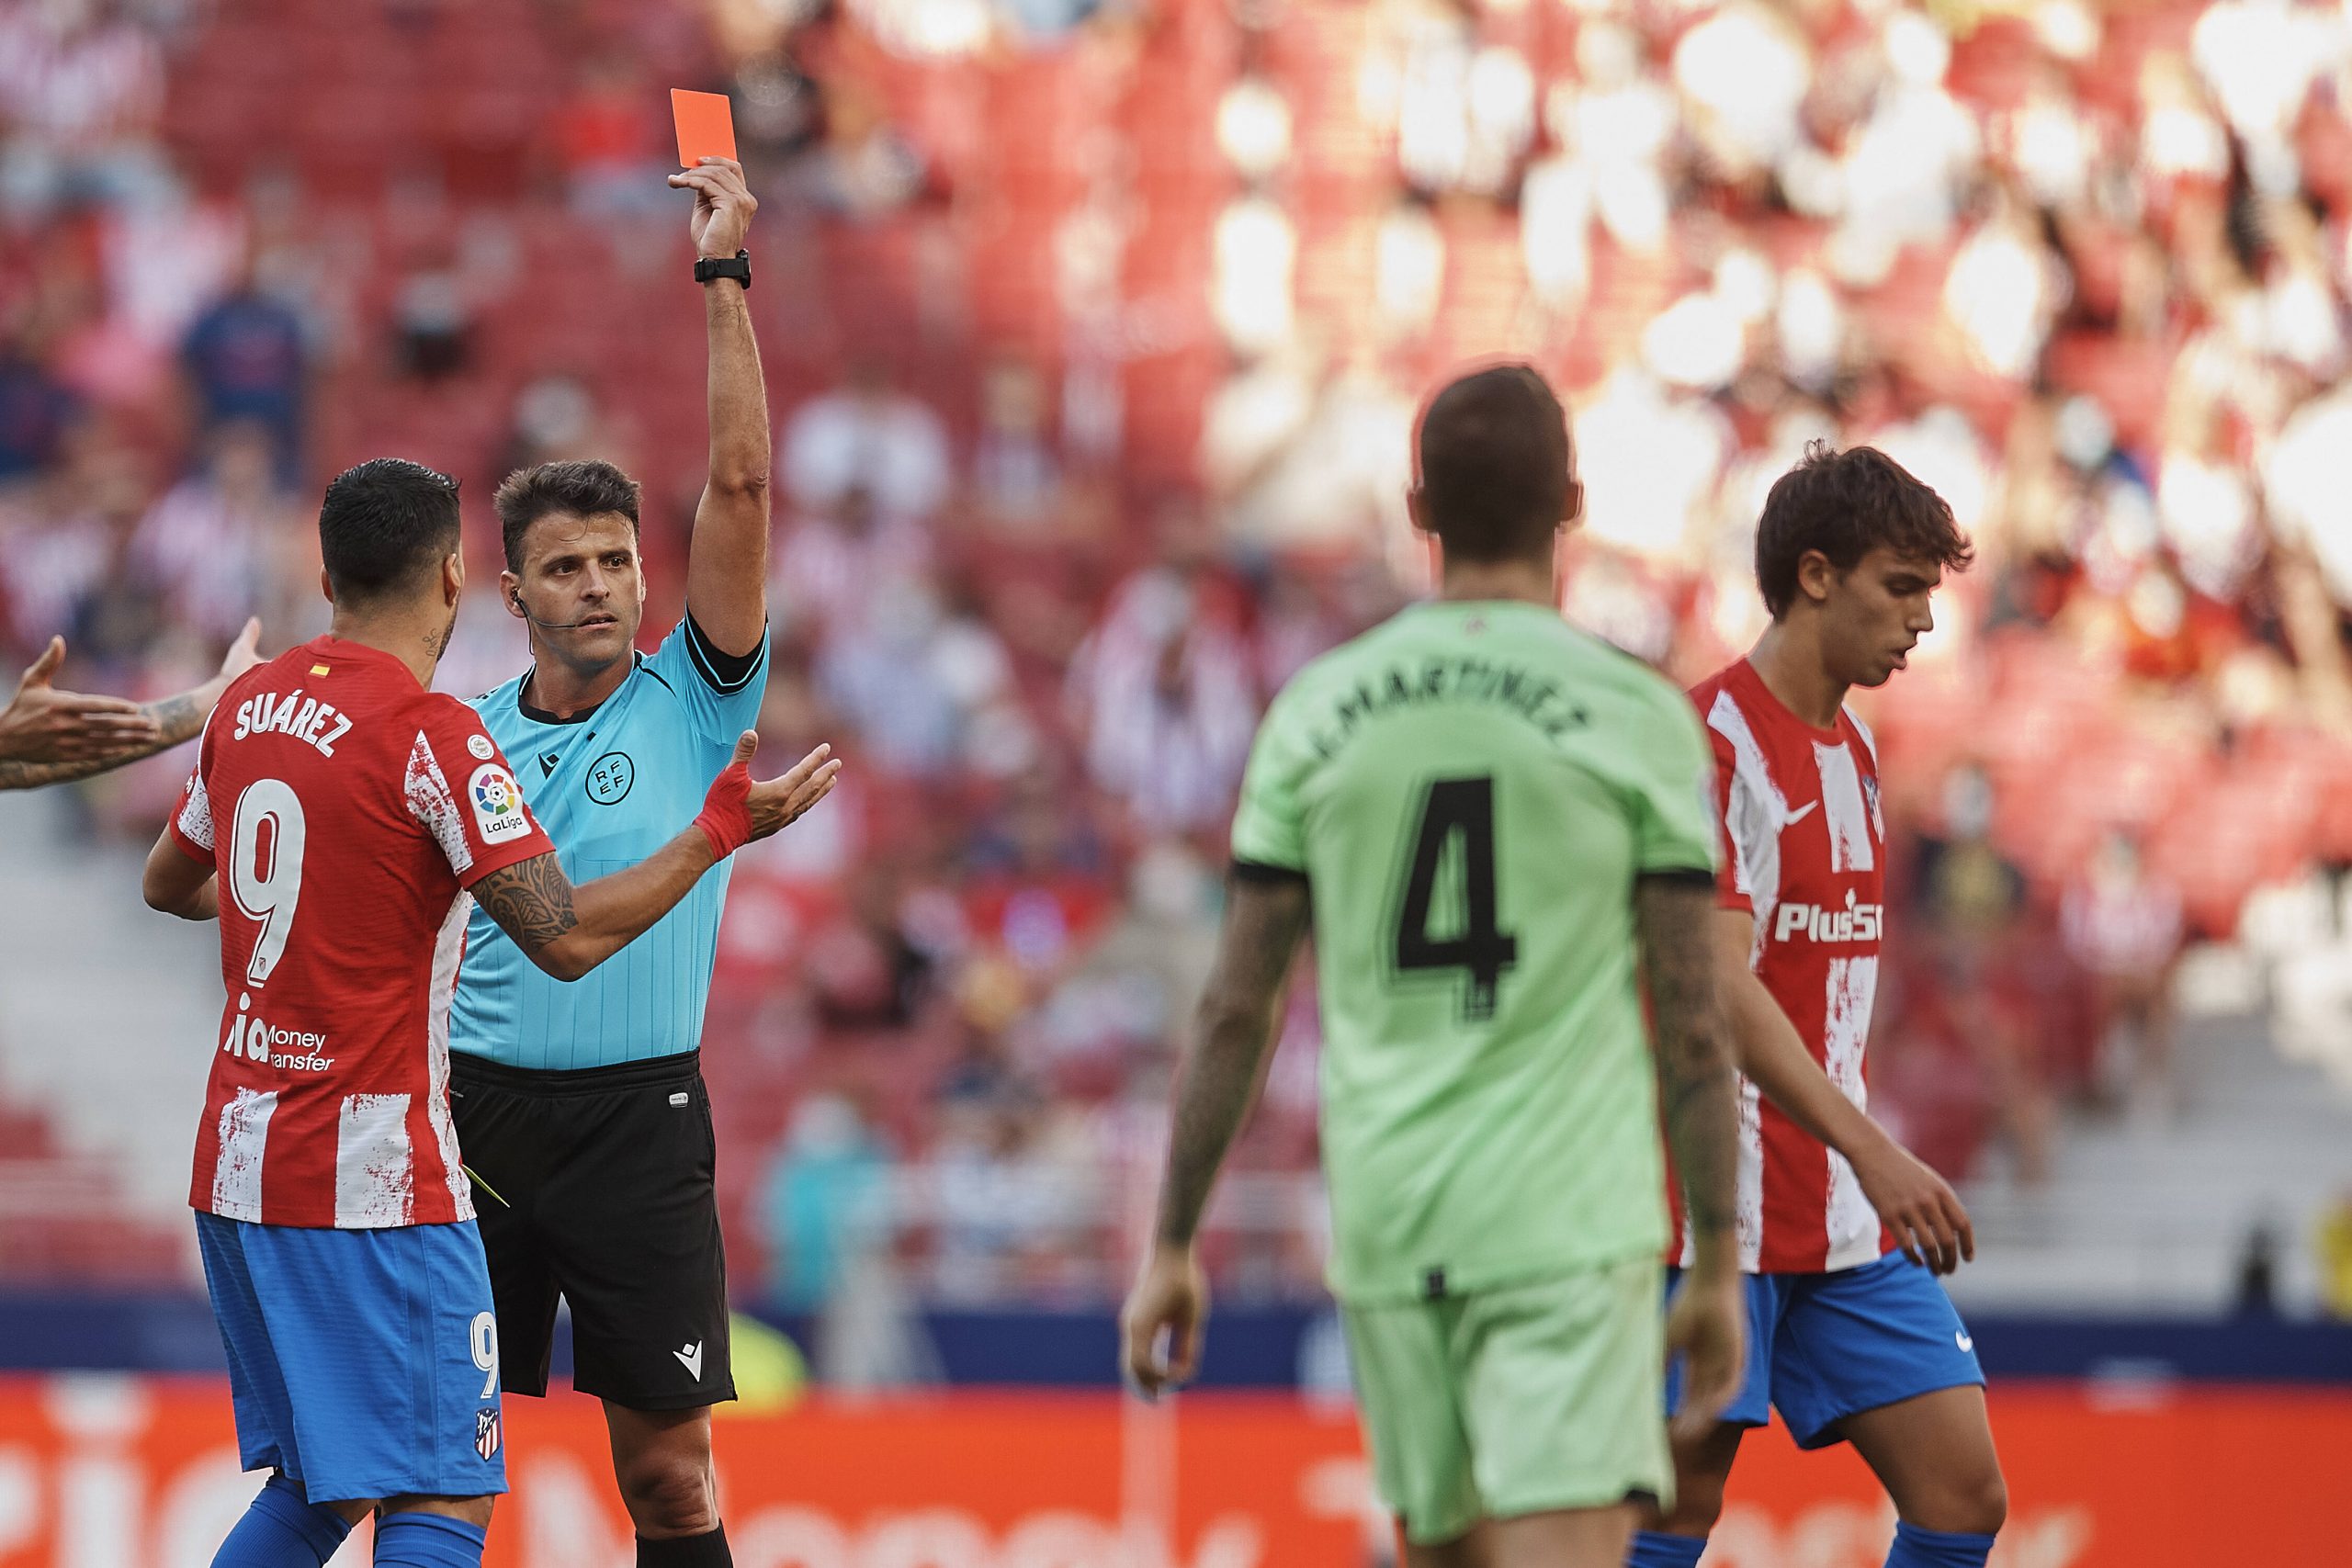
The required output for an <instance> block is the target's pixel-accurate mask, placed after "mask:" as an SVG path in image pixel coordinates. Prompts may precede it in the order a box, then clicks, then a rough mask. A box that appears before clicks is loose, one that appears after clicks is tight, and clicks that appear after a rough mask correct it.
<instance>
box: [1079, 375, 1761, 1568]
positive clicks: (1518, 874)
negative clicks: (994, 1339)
mask: <svg viewBox="0 0 2352 1568" xmlns="http://www.w3.org/2000/svg"><path fill="white" fill-rule="evenodd" d="M1418 446H1419V452H1418V457H1419V462H1418V464H1417V468H1418V483H1417V485H1416V487H1415V489H1414V490H1413V491H1412V493H1411V497H1410V504H1411V508H1412V512H1413V516H1414V520H1415V521H1416V523H1418V524H1419V525H1420V526H1421V527H1422V528H1424V529H1426V530H1428V531H1429V532H1430V534H1432V535H1434V536H1436V538H1437V540H1438V544H1439V548H1440V551H1441V552H1442V558H1443V567H1442V587H1441V589H1440V592H1439V596H1438V598H1437V599H1436V600H1434V601H1432V602H1430V603H1429V604H1417V605H1414V606H1412V607H1411V608H1409V609H1407V610H1404V611H1402V612H1400V613H1399V614H1397V615H1395V616H1393V617H1391V618H1390V619H1389V620H1388V621H1387V622H1386V623H1385V624H1384V625H1382V626H1376V627H1374V629H1373V630H1371V631H1369V632H1367V633H1365V634H1364V635H1363V637H1358V638H1356V639H1355V640H1354V641H1352V642H1351V643H1348V644H1347V645H1345V646H1344V647H1341V648H1340V649H1334V650H1333V651H1332V652H1330V653H1329V654H1327V655H1325V656H1324V657H1323V658H1321V659H1319V660H1316V661H1315V662H1314V663H1313V664H1311V665H1309V666H1308V667H1307V668H1306V670H1304V671H1300V673H1299V674H1298V676H1297V677H1296V678H1295V679H1294V680H1293V681H1292V682H1291V683H1290V684H1289V685H1288V686H1286V687H1284V688H1283V691H1282V694H1280V695H1279V696H1277V697H1276V698H1275V699H1274V703H1273V705H1272V708H1271V709H1270V710H1269V711H1268V712H1267V715H1266V718H1265V722H1264V724H1263V725H1262V726H1261V728H1260V730H1259V732H1258V739H1257V743H1256V745H1255V747H1254V748H1253V749H1252V750H1251V753H1250V768H1249V772H1248V775H1247V777H1246V779H1245V781H1244V784H1243V785H1242V798H1241V805H1240V809H1239V811H1238V814H1237V815H1236V817H1235V818H1234V824H1233V856H1234V865H1233V876H1232V880H1231V886H1230V892H1229V896H1228V900H1227V906H1226V911H1225V923H1224V931H1223V932H1222V934H1221V936H1220V937H1219V948H1218V953H1217V961H1216V972H1215V974H1214V975H1213V976H1212V977H1211V979H1210V981H1209V986H1208V989H1207V991H1206V993H1205V994H1204V996H1203V998H1202V1000H1201V1007H1200V1014H1199V1020H1198V1022H1197V1024H1196V1026H1195V1031H1194V1038H1193V1044H1192V1047H1191V1050H1190V1051H1189V1053H1188V1055H1187V1056H1186V1059H1185V1064H1184V1072H1183V1077H1182V1084H1181V1086H1180V1089H1179V1093H1178V1096H1177V1104H1176V1112H1175V1129H1174V1133H1173V1135H1172V1139H1171V1146H1170V1153H1169V1165H1168V1179H1167V1182H1166V1185H1165V1187H1164V1188H1163V1189H1162V1192H1161V1200H1160V1210H1159V1235H1158V1238H1157V1245H1156V1246H1155V1247H1154V1248H1153V1252H1152V1255H1151V1258H1150V1260H1149V1262H1148V1264H1147V1265H1146V1267H1145V1269H1144V1273H1143V1276H1142V1278H1141V1280H1138V1281H1137V1283H1136V1288H1135V1291H1134V1293H1133V1294H1132V1295H1131V1296H1130V1297H1129V1298H1128V1302H1127V1308H1126V1316H1125V1355H1126V1364H1127V1369H1128V1371H1129V1372H1130V1374H1131V1375H1132V1376H1133V1377H1134V1378H1135V1380H1136V1382H1138V1383H1139V1384H1140V1385H1141V1386H1142V1387H1143V1388H1145V1389H1146V1390H1147V1391H1156V1390H1157V1389H1159V1388H1161V1387H1164V1386H1168V1385H1169V1384H1171V1383H1174V1382H1182V1381H1183V1379H1184V1378H1186V1377H1188V1376H1190V1375H1191V1372H1192V1370H1193V1365H1194V1363H1195V1359H1196V1357H1197V1354H1198V1351H1199V1343H1200V1334H1201V1326H1202V1317H1203V1314H1204V1312H1205V1310H1206V1292H1205V1287H1204V1284H1203V1281H1202V1279H1201V1274H1200V1266H1199V1263H1198V1260H1197V1258H1196V1257H1195V1254H1194V1239H1193V1238H1194V1235H1195V1234H1196V1231H1197V1228H1198V1226H1199V1224H1200V1219H1201V1213H1202V1211H1203V1209H1204V1206H1205V1204H1206V1202H1207V1200H1208V1195H1209V1190H1210V1187H1211V1185H1212V1184H1213V1183H1214V1181H1215V1179H1216V1170H1217V1167H1218V1165H1219V1164H1220V1163H1221V1161H1222V1160H1223V1157H1224V1155H1225V1151H1226V1148H1227V1145H1228V1144H1229V1142H1230V1141H1231V1139H1232V1136H1233V1134H1234V1132H1235V1130H1236V1128H1237V1127H1238V1124H1239V1122H1240V1121H1241V1118H1242V1115H1243V1113H1244V1112H1245V1111H1246V1110H1247V1108H1248V1105H1249V1102H1250V1097H1251V1094H1252V1093H1253V1091H1254V1089H1255V1086H1256V1085H1257V1083H1258V1082H1259V1081H1260V1079H1261V1066H1262V1064H1263V1061H1264V1056H1265V1052H1266V1049H1267V1046H1268V1044H1269V1043H1270V1040H1271V1035H1272V1021H1273V1018H1274V1016H1275V1014H1276V1012H1277V1011H1278V1009H1277V1007H1276V1002H1277V999H1278V998H1279V995H1280V992H1281V989H1282V986H1283V979H1284V978H1285V976H1287V974H1288V972H1289V969H1290V960H1291V957H1292V954H1293V953H1295V951H1296V949H1297V946H1298V943H1299V941H1300V939H1301V937H1302V936H1304V935H1305V934H1306V929H1307V926H1308V923H1309V919H1310V908H1311V917H1312V922H1313V926H1314V931H1315V953H1316V961H1317V976H1318V996H1319V999H1320V1001H1321V1004H1322V1010H1323V1020H1324V1041H1325V1043H1324V1055H1323V1163H1324V1168H1325V1172H1326V1175H1327V1176H1328V1178H1329V1184H1330V1191H1331V1225H1332V1236H1331V1269H1330V1273H1331V1286H1332V1290H1333V1292H1334V1293H1335V1294H1337V1295H1338V1297H1339V1298H1340V1307H1341V1312H1342V1315H1343V1317H1344V1320H1345V1325H1346V1329H1347V1337H1348V1347H1349V1353H1350V1356H1351V1360H1352V1363H1353V1366H1354V1369H1355V1372H1356V1378H1357V1384H1358V1387H1359V1389H1360V1391H1361V1393H1362V1396H1363V1397H1362V1404H1363V1422H1364V1427H1365V1431H1366V1434H1367V1436H1368V1438H1369V1439H1370V1442H1371V1447H1372V1459H1373V1469H1374V1475H1375V1478H1376V1480H1377V1483H1378V1486H1379V1491H1380V1495H1381V1496H1382V1498H1383V1500H1384V1501H1385V1503H1386V1504H1387V1505H1388V1506H1389V1508H1390V1510H1391V1511H1392V1512H1393V1513H1395V1514H1396V1516H1397V1519H1398V1522H1399V1524H1400V1526H1401V1527H1402V1529H1403V1532H1404V1536H1405V1540H1406V1561H1407V1562H1408V1564H1409V1568H1614V1565H1615V1564H1616V1563H1617V1562H1619V1560H1620V1559H1621V1558H1622V1557H1623V1552H1624V1550H1625V1542H1626V1540H1627V1538H1628V1537H1629V1536H1630V1535H1631V1534H1632V1532H1633V1529H1634V1518H1635V1511H1636V1505H1637V1503H1639V1502H1642V1501H1645V1500H1648V1499H1651V1498H1659V1497H1665V1496H1667V1495H1669V1490H1670V1484H1671V1480H1672V1462H1671V1461H1670V1459H1669V1457H1668V1450H1667V1433H1666V1422H1665V1418H1664V1415H1663V1412H1662V1411H1661V1410H1660V1408H1659V1404H1658V1400H1657V1379H1658V1377H1659V1376H1660V1375H1661V1373H1662V1372H1663V1370H1664V1359H1663V1358H1664V1351H1665V1349H1666V1348H1668V1347H1671V1348H1675V1349H1677V1350H1680V1351H1682V1352H1684V1353H1685V1355H1686V1356H1687V1359H1688V1363H1689V1365H1690V1366H1691V1382H1692V1395H1691V1400H1692V1405H1693V1408H1692V1410H1691V1412H1690V1417H1689V1418H1690V1419H1691V1420H1693V1421H1700V1422H1703V1421H1707V1420H1709V1419H1711V1418H1712V1416H1713V1413H1714V1411H1715V1410H1716V1409H1718V1408H1720V1407H1721V1403H1722V1401H1723V1400H1724V1398H1726V1397H1727V1396H1728V1395H1729V1393H1730V1392H1731V1390H1732V1389H1733V1388H1734V1387H1735V1386H1736V1384H1737V1382H1738V1375H1739V1360H1740V1298H1739V1294H1738V1292H1739V1280H1738V1276H1737V1270H1736V1266H1735V1259H1734V1258H1733V1257H1732V1255H1731V1251H1730V1245H1729V1244H1730V1241H1731V1213H1730V1197H1731V1175H1732V1172H1731V1164H1730V1162H1731V1143H1732V1135H1733V1125H1732V1116H1733V1107H1732V1099H1731V1089H1732V1077H1731V1064H1730V1060H1729V1050H1730V1046H1729V1042H1728V1040H1727V1039H1726V1037H1725V1035H1726V1031H1725V1026H1724V1021H1723V1018H1722V1016H1721V1013H1720V1011H1719V1010H1718V1008H1717V1006H1716V999H1715V995H1714V987H1715V979H1714V973H1713V962H1712V953H1711V952H1710V949H1709V947H1708V941H1709V936H1710V931H1709V923H1710V921H1711V920H1712V919H1713V886H1714V875H1713V859H1714V854H1713V847H1714V838H1715V829H1714V825H1713V820H1712V813H1711V811H1710V809H1709V793H1708V784H1709V782H1710V769H1709V766H1708V757H1707V747H1706V741H1705V739H1704V737H1703V736H1702V733H1701V731H1700V728H1699V725H1698V722H1697V720H1696V719H1695V718H1694V717H1693V716H1692V715H1691V710H1690V706H1689V705H1688V704H1687V703H1685V702H1684V701H1683V700H1682V694H1680V693H1679V692H1678V691H1676V690H1675V689H1674V687H1673V686H1672V685H1671V684H1670V683H1668V682H1666V681H1664V680H1663V679H1661V678H1660V677H1659V676H1658V675H1657V672H1656V671H1652V670H1650V669H1648V668H1647V667H1646V666H1645V665H1643V664H1641V663H1640V662H1638V661H1637V660H1633V659H1631V658H1628V657H1627V656H1625V655H1624V654H1622V653H1620V652H1618V651H1617V650H1615V649H1611V648H1610V647H1608V646H1607V645H1606V644H1604V643H1601V642H1600V641H1599V640H1598V639H1596V638H1593V637H1588V636H1586V635H1585V634H1584V633H1582V632H1579V631H1577V630H1576V629H1575V628H1573V627H1571V626H1568V625H1567V624H1566V622H1564V621H1563V620H1561V618H1560V614H1559V610H1558V608H1557V605H1558V598H1557V584H1556V581H1555V575H1554V574H1555V547H1556V544H1557V538H1558V535H1559V533H1560V531H1561V530H1562V529H1563V528H1564V527H1565V526H1566V525H1567V524H1569V523H1573V522H1574V521H1575V520H1576V518H1577V514H1578V513H1579V512H1580V511H1581V509H1582V501H1583V496H1582V491H1581V489H1580V487H1578V485H1577V482H1576V476H1575V470H1574V453H1573V450H1572V448H1571V447H1570V445H1569V441H1568V434H1567V424H1566V415H1565V414H1564V413H1563V412H1562V410H1561V408H1560V404H1559V402H1558V400H1557V399H1555V397H1554V396H1553V393H1552V390H1551V389H1550V388H1549V387H1547V386H1545V385H1544V382H1543V379H1542V378H1540V377H1538V376H1537V375H1536V374H1535V373H1534V372H1533V371H1532V370H1531V369H1528V368H1527V367H1524V366H1498V367H1494V368H1491V369H1487V370H1481V371H1478V372H1476V373H1474V374H1472V375H1469V376H1466V377H1464V378H1461V379H1459V380H1457V381H1455V382H1453V384H1452V385H1451V386H1449V387H1447V388H1446V389H1444V390H1442V391H1441V392H1440V393H1439V394H1438V395H1437V397H1436V398H1435V399H1433V400H1431V402H1430V406H1429V409H1428V412H1426V413H1425V414H1424V415H1423V416H1422V420H1421V424H1420V430H1419V437H1418ZM1310 894H1311V897H1310ZM1643 971H1646V976H1647V980H1648V987H1649V994H1650V997H1651V998H1652V1001H1653V1004H1654V1006H1655V1010H1656V1014H1657V1047H1656V1051H1655V1053H1653V1051H1652V1048H1651V1043H1650V1038H1649V1035H1648V1034H1647V1033H1646V1032H1645V1030H1644V1027H1643V1020H1642V1003H1641V982H1640V979H1639V977H1638V976H1639V975H1640V973H1641V972H1643ZM1661 1118H1662V1119H1663V1121H1664V1122H1665V1126H1666V1132H1667V1138H1668V1142H1669V1143H1670V1144H1671V1145H1672V1147H1673V1152H1674V1157H1675V1160H1676V1163H1677V1165H1678V1166H1679V1170H1680V1174H1681V1177H1682V1180H1683V1182H1684V1184H1685V1185H1686V1187H1687V1188H1688V1190H1689V1192H1690V1204H1691V1224H1692V1230H1693V1236H1694V1240H1693V1248H1694V1258H1693V1260H1692V1265H1691V1269H1690V1270H1689V1273H1688V1275H1687V1277H1686V1288H1685V1290H1684V1291H1683V1293H1682V1296H1681V1298H1680V1299H1679V1301H1678V1302H1677V1303H1675V1307H1674V1310H1673V1312H1672V1314H1671V1316H1670V1317H1669V1319H1668V1321H1667V1323H1666V1325H1665V1329H1664V1332H1663V1334H1661V1332H1660V1322H1659V1317H1658V1304H1659V1302H1660V1299H1661V1295H1662V1292H1663V1290H1664V1279H1663V1273H1664V1271H1663V1269H1661V1268H1660V1267H1659V1261H1658V1259H1659V1253H1660V1250H1661V1249H1662V1248H1663V1246H1664V1243H1665V1240H1666V1235H1667V1214H1666V1210H1667V1206H1666V1204H1665V1202H1664V1201H1662V1197H1663V1193H1664V1171H1663V1168H1662V1162H1661V1158H1660V1154H1659V1148H1658V1125H1659V1122H1660V1120H1661Z"/></svg>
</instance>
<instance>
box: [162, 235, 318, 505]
mask: <svg viewBox="0 0 2352 1568" xmlns="http://www.w3.org/2000/svg"><path fill="white" fill-rule="evenodd" d="M310 360H311V350H310V344H309V343H308V341H307V337H306V334H305V333H304V330H303V326H302V321H301V319H300V317H299V316H297V315H296V314H295V313H294V311H293V310H291V309H290V308H289V307H288V306H287V305H286V304H285V303H284V302H283V301H282V300H280V299H277V298H276V297H275V296H274V295H272V294H271V293H269V292H268V291H267V290H266V289H265V288H262V287H261V285H260V283H259V282H258V280H257V278H256V276H255V274H254V262H253V258H252V257H251V256H250V254H249V255H248V256H247V258H246V261H245V264H244V265H243V268H242V269H241V271H240V274H239V276H237V277H236V279H235V281H234V282H233V283H232V286H231V287H230V289H229V291H228V292H227V293H226V294H224V295H223V296H222V297H221V298H220V299H217V300H215V301H213V303H212V304H211V306H210V307H209V308H208V309H207V310H205V311H204V312H203V313H202V314H200V315H198V317H197V318H196V320H195V321H194V322H193V323H192V324H191V325H190V326H189V328H188V332H187V337H186V338H185V339H184V340H183V341H182V342H181V344H180V363H181V366H182V367H183V368H184V370H185V371H186V373H187V380H188V388H189V391H190V394H191V397H192V400H193V403H194V408H195V413H196V419H197V428H198V434H199V435H201V436H209V435H210V434H211V433H212V432H213V431H214V430H216V429H218V428H219V427H220V425H223V424H226V423H230V422H231V421H233V420H251V421H253V422H254V423H257V424H259V425H260V426H261V427H262V428H264V429H265V430H266V431H268V432H269V435H270V440H271V443H272V445H273V447H274V449H275V452H276V457H277V471H278V473H279V475H280V476H281V477H282V478H284V479H287V480H288V482H289V483H290V482H291V481H292V479H294V477H295V476H296V475H297V474H299V473H300V465H301V461H302V457H303V454H304V451H305V443H304V439H303V437H304V428H303V426H304V419H305V416H306V414H307V412H308V399H307V393H308V390H309V383H310Z"/></svg>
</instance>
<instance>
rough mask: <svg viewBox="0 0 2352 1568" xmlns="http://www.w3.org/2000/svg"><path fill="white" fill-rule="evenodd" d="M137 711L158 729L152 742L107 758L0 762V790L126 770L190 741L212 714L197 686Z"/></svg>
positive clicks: (207, 699) (205, 694) (208, 697)
mask: <svg viewBox="0 0 2352 1568" xmlns="http://www.w3.org/2000/svg"><path fill="white" fill-rule="evenodd" d="M139 711H140V712H141V713H143V714H145V715H146V716H148V717H149V718H152V719H153V720H154V721H155V723H156V725H157V727H158V728H159V729H160V730H161V733H160V734H159V735H157V737H156V738H155V739H153V740H147V741H142V742H141V743H140V744H138V745H136V746H133V747H131V748H130V750H124V751H117V752H114V753H112V754H111V755H108V756H104V757H84V758H81V759H79V760H77V761H71V762H0V789H39V788H40V787H41V786H42V785H43V784H72V783H73V782H74V780H76V779H86V778H95V777H96V776H97V775H98V774H100V773H106V772H108V771H109V770H111V769H115V768H121V767H128V766H129V765H130V763H132V762H136V761H139V760H140V759H141V758H142V757H152V756H153V755H154V754H155V753H156V752H158V751H167V750H170V749H171V748H173V747H175V746H177V745H178V744H180V742H182V741H184V740H193V739H196V738H197V736H198V735H199V734H201V733H202V732H203V729H204V720H205V716H207V715H208V714H209V713H211V711H212V702H211V694H210V693H209V692H207V691H206V690H205V689H204V688H203V687H200V686H199V687H198V688H197V689H196V690H195V691H193V692H182V693H181V694H179V695H178V696H176V697H165V698H164V699H163V700H162V701H160V702H153V703H147V704H144V705H141V708H140V710H139Z"/></svg>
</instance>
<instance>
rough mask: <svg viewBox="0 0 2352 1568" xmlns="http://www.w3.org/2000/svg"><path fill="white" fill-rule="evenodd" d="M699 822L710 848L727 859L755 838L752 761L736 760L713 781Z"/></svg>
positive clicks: (697, 821) (705, 797) (696, 821)
mask: <svg viewBox="0 0 2352 1568" xmlns="http://www.w3.org/2000/svg"><path fill="white" fill-rule="evenodd" d="M695 827H697V828H699V829H702V830H703V835H704V837H706V838H707V839H708V840H710V852H711V854H712V855H713V856H715V857H716V858H718V859H719V860H725V859H726V858H727V857H728V856H729V855H731V854H733V853H734V852H736V851H737V850H740V849H741V848H742V847H743V846H744V845H745V844H748V843H750V842H751V841H752V764H751V763H749V762H734V763H730V764H729V766H728V768H727V770H726V771H725V772H724V773H720V774H719V775H718V777H717V778H715V779H713V780H711V781H710V793H709V794H708V795H705V796H703V802H702V815H701V816H699V817H697V818H695Z"/></svg>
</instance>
